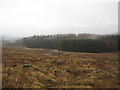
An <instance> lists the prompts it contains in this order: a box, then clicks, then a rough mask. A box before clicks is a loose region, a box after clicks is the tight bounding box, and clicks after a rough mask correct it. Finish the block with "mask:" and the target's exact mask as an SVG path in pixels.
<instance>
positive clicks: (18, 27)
mask: <svg viewBox="0 0 120 90" xmlns="http://www.w3.org/2000/svg"><path fill="white" fill-rule="evenodd" d="M98 1H99V2H97V1H96V2H95V1H92V2H88V1H86V2H83V1H80V0H51V1H48V0H40V1H39V0H34V1H33V0H11V1H9V0H4V1H0V12H1V15H0V16H1V31H2V35H3V36H9V37H26V36H32V35H53V34H67V33H75V34H79V33H90V34H115V33H118V2H117V1H118V0H111V2H105V1H107V0H104V1H100V0H98Z"/></svg>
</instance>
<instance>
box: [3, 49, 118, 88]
mask: <svg viewBox="0 0 120 90" xmlns="http://www.w3.org/2000/svg"><path fill="white" fill-rule="evenodd" d="M2 61H3V66H2V67H3V76H2V77H3V80H2V83H3V84H2V85H3V88H48V87H52V88H95V87H97V88H117V87H118V78H117V77H118V54H117V53H75V52H62V54H61V56H60V57H59V56H58V52H57V51H55V50H49V49H35V50H33V49H25V48H15V47H4V48H3V60H2ZM25 63H27V64H30V65H32V67H29V68H23V64H25ZM13 64H16V65H17V66H16V67H13V66H12V65H13Z"/></svg>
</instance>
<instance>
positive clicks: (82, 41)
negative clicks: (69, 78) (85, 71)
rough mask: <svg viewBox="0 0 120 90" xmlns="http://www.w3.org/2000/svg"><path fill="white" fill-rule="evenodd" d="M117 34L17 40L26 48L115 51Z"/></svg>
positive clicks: (43, 36) (64, 35) (54, 36)
mask: <svg viewBox="0 0 120 90" xmlns="http://www.w3.org/2000/svg"><path fill="white" fill-rule="evenodd" d="M118 36H119V35H96V34H77V35H76V34H57V35H34V36H31V37H26V38H23V40H18V41H17V42H16V43H19V42H20V41H22V42H23V45H24V46H26V47H28V48H47V49H57V50H63V51H72V52H91V53H97V52H115V51H117V50H118Z"/></svg>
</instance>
